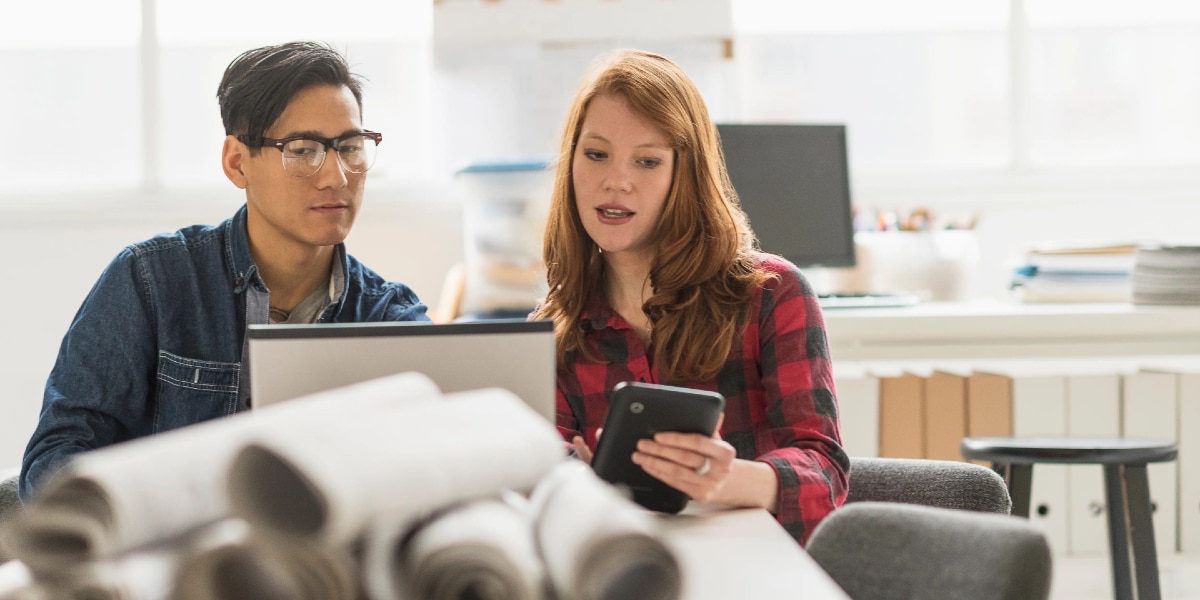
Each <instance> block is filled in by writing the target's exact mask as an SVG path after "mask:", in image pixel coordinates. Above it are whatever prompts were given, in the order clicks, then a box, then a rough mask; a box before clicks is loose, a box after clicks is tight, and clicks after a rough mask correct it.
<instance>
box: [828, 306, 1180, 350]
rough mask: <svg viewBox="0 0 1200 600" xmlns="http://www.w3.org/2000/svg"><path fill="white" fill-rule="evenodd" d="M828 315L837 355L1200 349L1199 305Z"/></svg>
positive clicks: (869, 311)
mask: <svg viewBox="0 0 1200 600" xmlns="http://www.w3.org/2000/svg"><path fill="white" fill-rule="evenodd" d="M824 315H825V325H826V329H827V330H828V335H829V345H830V348H831V352H832V354H833V360H834V361H835V362H837V361H840V360H909V359H925V358H939V359H951V360H956V359H970V358H975V357H981V358H1026V357H1039V356H1121V355H1163V354H1200V307H1159V306H1134V305H1131V304H1127V303H1112V304H1015V303H1004V302H969V303H948V302H931V303H926V304H921V305H917V306H913V307H905V308H888V309H838V310H827V311H825V313H824Z"/></svg>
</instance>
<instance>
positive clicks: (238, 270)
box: [221, 204, 351, 307]
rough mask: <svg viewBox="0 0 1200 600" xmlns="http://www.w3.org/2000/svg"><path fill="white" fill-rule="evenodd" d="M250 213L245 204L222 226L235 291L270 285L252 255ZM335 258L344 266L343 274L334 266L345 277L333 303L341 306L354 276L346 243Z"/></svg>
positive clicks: (335, 250)
mask: <svg viewBox="0 0 1200 600" xmlns="http://www.w3.org/2000/svg"><path fill="white" fill-rule="evenodd" d="M246 215H247V208H246V205H245V204H243V205H242V207H241V208H239V209H238V211H237V212H236V213H234V215H233V217H231V218H229V219H227V220H226V221H225V222H224V223H223V224H222V225H221V228H222V229H223V230H224V231H223V232H222V233H223V234H224V237H225V264H226V265H228V267H229V277H230V279H231V281H232V283H233V291H234V293H235V294H241V293H243V292H245V291H246V288H247V287H249V286H250V285H254V286H255V288H256V289H258V290H259V291H262V292H265V291H267V286H266V284H265V283H263V280H262V277H259V275H258V266H257V265H255V264H254V258H253V257H252V256H251V255H250V234H249V232H248V230H247V229H246V219H247V217H246ZM334 260H336V261H338V262H340V263H341V265H342V268H341V273H338V270H337V269H334V278H335V279H336V278H338V276H339V275H340V278H341V281H336V282H335V284H334V285H335V287H334V289H335V290H337V291H339V292H341V293H340V294H338V297H337V298H334V299H333V304H335V305H338V306H339V307H340V305H341V304H342V300H343V299H345V297H346V288H347V284H348V283H349V281H350V279H351V274H350V257H349V256H348V255H347V254H346V244H345V243H344V242H343V243H339V244H338V245H337V247H336V248H335V249H334ZM339 284H340V285H339Z"/></svg>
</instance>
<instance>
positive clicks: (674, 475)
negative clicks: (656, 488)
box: [634, 452, 729, 502]
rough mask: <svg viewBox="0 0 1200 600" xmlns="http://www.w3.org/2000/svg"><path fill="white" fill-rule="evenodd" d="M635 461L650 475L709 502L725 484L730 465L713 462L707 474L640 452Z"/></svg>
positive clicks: (692, 496) (691, 495)
mask: <svg viewBox="0 0 1200 600" xmlns="http://www.w3.org/2000/svg"><path fill="white" fill-rule="evenodd" d="M634 462H635V463H637V464H638V465H640V466H641V467H642V470H644V471H645V472H646V473H647V474H648V475H650V476H651V477H654V478H655V479H658V480H659V481H662V482H663V483H665V484H667V485H669V486H671V487H673V488H675V489H677V490H679V491H681V492H683V493H685V494H687V495H688V496H689V497H691V498H692V499H694V500H699V501H701V502H707V501H709V500H711V499H712V498H713V497H715V494H716V492H717V490H718V489H719V488H720V487H721V486H722V485H723V483H724V481H725V478H726V477H727V476H728V471H729V465H728V464H725V465H718V464H717V463H716V462H714V463H713V464H712V468H711V470H710V471H709V472H708V474H706V475H703V476H701V475H697V474H696V471H695V470H693V469H690V468H688V467H685V466H683V465H680V464H679V463H675V462H671V461H667V460H663V459H660V458H657V457H654V456H650V455H647V454H642V453H640V452H635V453H634Z"/></svg>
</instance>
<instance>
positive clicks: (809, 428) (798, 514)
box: [557, 256, 850, 543]
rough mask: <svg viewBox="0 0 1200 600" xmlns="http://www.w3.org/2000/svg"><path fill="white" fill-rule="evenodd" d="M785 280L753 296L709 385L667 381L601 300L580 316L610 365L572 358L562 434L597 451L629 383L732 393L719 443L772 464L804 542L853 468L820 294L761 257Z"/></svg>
mask: <svg viewBox="0 0 1200 600" xmlns="http://www.w3.org/2000/svg"><path fill="white" fill-rule="evenodd" d="M761 264H762V266H763V267H764V268H765V269H767V270H768V271H769V272H772V273H775V274H777V275H778V277H777V278H776V279H773V280H770V281H768V282H767V283H766V284H765V285H764V286H763V287H762V288H761V289H760V290H759V291H758V292H756V293H755V294H754V295H753V296H752V297H751V299H750V302H749V305H748V306H747V307H746V310H747V311H748V315H747V316H748V319H747V324H746V327H745V329H744V330H743V331H742V332H741V336H740V337H739V338H738V339H737V340H735V343H734V346H733V349H732V350H731V351H730V354H729V358H728V359H727V360H726V361H725V366H724V367H723V368H722V370H721V372H720V373H719V374H718V375H717V377H716V378H715V379H713V380H710V381H686V382H679V381H660V379H659V373H658V369H657V368H656V367H655V365H654V363H653V360H652V357H651V356H647V352H646V348H645V346H644V345H643V344H642V342H641V340H639V339H638V337H637V334H636V333H635V332H634V330H633V328H632V327H630V325H629V324H628V323H627V322H626V321H625V320H624V319H623V318H621V316H620V315H618V314H617V313H616V312H615V311H613V310H612V309H611V308H610V307H608V305H607V304H606V303H605V301H604V298H599V299H598V301H597V303H596V304H594V305H593V306H592V307H591V308H590V309H589V310H588V312H587V314H585V315H584V317H583V318H582V319H581V322H580V327H582V328H583V329H584V332H585V333H584V336H585V342H584V343H585V344H587V346H588V348H589V349H590V350H591V351H592V353H593V354H594V355H596V356H600V357H602V358H603V359H604V360H605V361H606V362H607V364H601V363H588V362H579V361H577V360H575V356H568V360H567V361H566V364H564V365H562V366H561V367H560V369H559V373H558V406H557V419H558V429H559V432H560V433H561V434H562V435H563V438H564V439H566V440H568V441H569V440H570V439H571V438H573V437H574V436H576V435H583V437H584V439H585V440H587V443H588V446H590V447H593V448H594V447H595V444H596V430H597V429H598V428H599V427H602V426H603V424H604V416H605V414H606V412H607V411H608V396H607V395H608V392H609V391H610V390H612V388H613V386H615V385H616V384H618V383H620V382H622V381H642V382H647V383H666V384H671V385H682V386H685V387H690V388H695V389H703V390H713V391H717V392H720V393H721V394H722V395H724V396H725V422H724V424H723V425H722V427H721V436H722V437H723V438H724V439H725V441H727V442H729V443H730V444H732V445H733V447H734V448H736V449H737V456H738V458H742V459H747V460H759V461H762V462H765V463H767V464H769V465H771V466H772V467H773V468H774V469H775V471H776V474H777V475H778V477H779V502H778V506H779V514H778V518H779V522H780V524H782V525H783V527H784V528H786V529H787V531H788V532H789V533H791V534H792V536H793V537H795V538H796V539H797V540H798V541H800V542H801V543H804V542H805V541H807V539H808V536H809V534H811V533H812V531H813V529H814V528H815V527H816V525H817V523H818V522H820V521H821V519H823V518H824V517H825V515H827V514H829V513H830V512H831V511H833V510H834V508H836V507H837V506H840V505H841V504H842V502H843V501H844V500H845V498H846V488H847V480H848V474H849V471H850V461H849V458H848V457H847V456H846V453H845V451H844V450H843V449H842V446H841V433H840V431H839V427H838V407H837V399H836V397H835V393H834V387H833V372H832V367H831V364H830V359H829V347H828V344H827V343H826V337H825V326H824V321H823V319H822V317H821V309H820V307H819V306H818V304H817V299H816V296H815V295H814V293H813V290H812V288H811V287H810V286H809V284H808V282H807V281H806V280H805V279H804V276H803V275H801V274H800V271H799V270H798V269H797V268H796V267H795V266H794V265H792V264H791V263H789V262H787V261H785V260H783V259H780V258H778V257H774V256H763V257H762V262H761Z"/></svg>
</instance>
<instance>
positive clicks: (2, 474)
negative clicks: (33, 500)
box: [0, 469, 21, 563]
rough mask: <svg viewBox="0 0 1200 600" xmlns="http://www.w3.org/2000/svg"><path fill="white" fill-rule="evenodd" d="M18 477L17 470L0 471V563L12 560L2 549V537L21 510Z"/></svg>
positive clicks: (18, 471) (18, 472)
mask: <svg viewBox="0 0 1200 600" xmlns="http://www.w3.org/2000/svg"><path fill="white" fill-rule="evenodd" d="M18 475H20V470H19V469H12V470H0V563H5V562H7V561H8V560H10V559H11V558H12V557H11V556H9V555H8V552H7V551H6V550H5V548H4V539H3V536H4V534H5V531H6V530H7V529H8V525H9V523H11V522H12V520H13V519H14V518H16V516H17V513H18V512H19V511H20V510H21V499H20V497H18V496H17V477H18Z"/></svg>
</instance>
